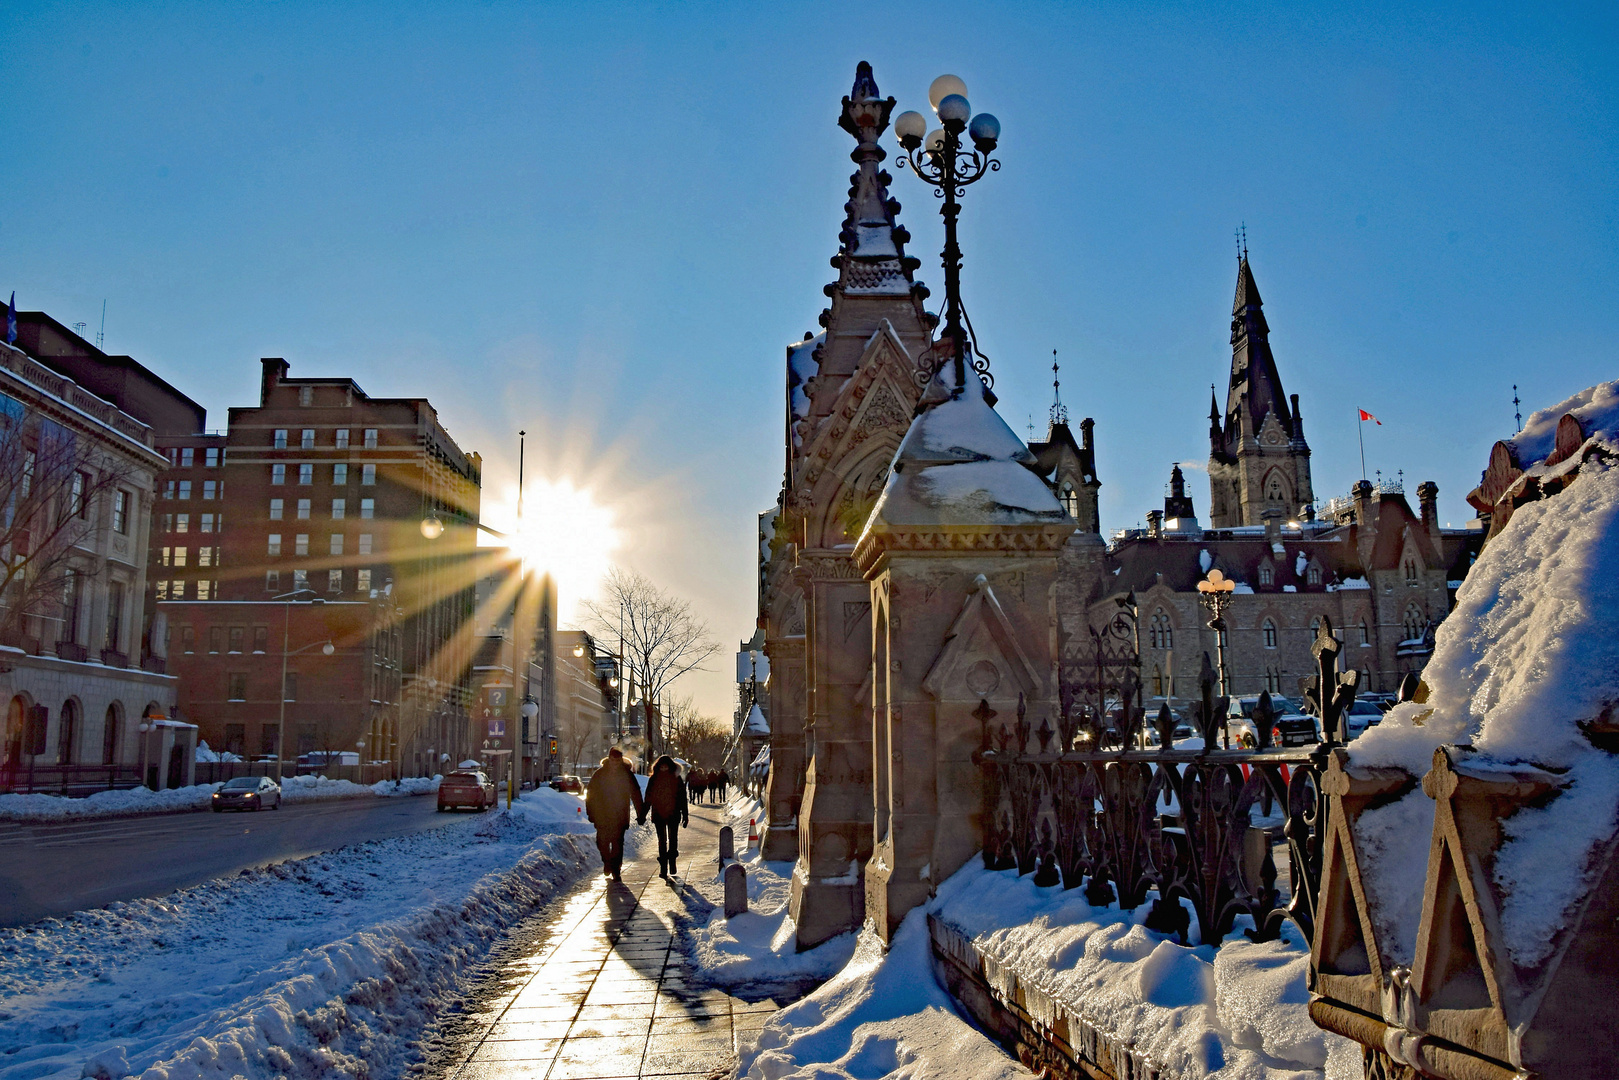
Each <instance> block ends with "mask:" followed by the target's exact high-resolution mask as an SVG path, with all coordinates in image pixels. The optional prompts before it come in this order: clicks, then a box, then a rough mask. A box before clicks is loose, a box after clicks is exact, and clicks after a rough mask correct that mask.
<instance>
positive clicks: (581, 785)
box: [551, 775, 585, 795]
mask: <svg viewBox="0 0 1619 1080" xmlns="http://www.w3.org/2000/svg"><path fill="white" fill-rule="evenodd" d="M551 790H552V791H568V792H572V793H573V794H575V795H583V794H584V792H585V782H584V781H583V780H581V779H579V778H578V777H577V776H572V775H563V776H553V777H551Z"/></svg>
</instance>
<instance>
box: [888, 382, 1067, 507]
mask: <svg viewBox="0 0 1619 1080" xmlns="http://www.w3.org/2000/svg"><path fill="white" fill-rule="evenodd" d="M948 366H949V365H946V367H948ZM936 390H942V387H941V385H940V382H939V379H938V378H937V377H935V379H934V387H933V388H932V389H931V390H930V393H932V392H933V391H936ZM1034 462H1035V458H1034V455H1033V454H1031V453H1030V452H1029V448H1028V447H1027V446H1025V445H1024V444H1023V440H1022V439H1019V438H1018V437H1017V436H1016V435H1015V434H1013V432H1012V429H1011V428H1009V427H1007V425H1006V421H1004V420H1002V419H1001V417H1000V414H998V413H997V412H996V411H995V410H994V409H993V408H991V407H990V404H989V402H988V401H986V400H985V398H984V383H983V380H981V379H980V378H979V377H978V376H977V375H976V374H970V375H969V376H968V378H967V381H966V385H965V386H963V387H962V388H961V392H960V394H959V395H956V396H953V397H949V398H946V399H945V400H942V401H939V402H938V403H937V404H935V405H933V406H931V407H930V408H928V409H926V410H924V411H923V412H922V413H921V415H919V416H918V417H917V418H916V419H915V420H912V421H911V426H910V430H908V431H907V432H906V433H905V438H904V440H903V441H901V443H900V445H899V450H898V452H896V453H895V455H894V465H893V469H892V471H891V472H890V474H889V477H888V482H887V484H885V485H884V487H883V494H882V497H881V498H880V499H878V501H877V506H876V508H875V509H874V510H873V511H872V515H871V519H870V521H869V522H868V524H867V528H868V529H870V528H871V527H872V526H873V525H876V524H877V523H878V522H882V523H886V524H890V525H946V524H948V525H975V524H1002V525H1020V524H1061V523H1062V522H1064V521H1066V520H1067V519H1068V518H1067V513H1066V512H1065V511H1064V510H1063V508H1062V504H1061V503H1059V502H1058V501H1057V497H1056V496H1055V495H1053V494H1052V493H1051V489H1050V488H1048V487H1046V484H1045V481H1043V480H1041V479H1040V478H1039V477H1038V476H1036V475H1035V474H1034V472H1033V471H1031V470H1030V469H1029V468H1028V466H1029V465H1032V464H1034Z"/></svg>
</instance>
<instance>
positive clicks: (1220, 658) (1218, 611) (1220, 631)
mask: <svg viewBox="0 0 1619 1080" xmlns="http://www.w3.org/2000/svg"><path fill="white" fill-rule="evenodd" d="M1236 588H1237V584H1236V582H1234V581H1232V580H1231V579H1230V578H1228V577H1226V576H1225V575H1224V574H1222V573H1221V572H1220V571H1218V570H1210V571H1209V576H1208V577H1206V578H1204V579H1203V580H1202V581H1200V582H1198V583H1197V591H1198V593H1199V594H1200V595H1199V596H1198V599H1199V600H1200V601H1202V603H1203V606H1204V607H1205V608H1208V610H1209V614H1210V615H1211V616H1212V618H1210V619H1209V629H1210V630H1213V631H1214V651H1215V656H1216V663H1217V664H1218V667H1219V673H1220V696H1221V697H1228V696H1230V694H1231V673H1230V672H1229V671H1227V670H1226V665H1225V644H1226V640H1225V639H1226V621H1225V609H1226V605H1228V604H1230V603H1231V594H1232V593H1233V592H1235V591H1236ZM1228 741H1229V739H1228Z"/></svg>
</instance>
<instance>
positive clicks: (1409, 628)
mask: <svg viewBox="0 0 1619 1080" xmlns="http://www.w3.org/2000/svg"><path fill="white" fill-rule="evenodd" d="M1401 627H1402V628H1403V629H1404V631H1405V640H1407V641H1416V640H1417V639H1418V638H1421V637H1422V636H1423V635H1424V634H1426V633H1427V632H1428V617H1427V616H1426V615H1424V614H1423V613H1422V611H1421V610H1420V609H1419V608H1418V607H1417V606H1416V605H1415V604H1412V605H1411V606H1410V607H1408V608H1406V609H1405V620H1404V621H1403V622H1402V623H1401Z"/></svg>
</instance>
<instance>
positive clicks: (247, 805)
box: [212, 776, 281, 814]
mask: <svg viewBox="0 0 1619 1080" xmlns="http://www.w3.org/2000/svg"><path fill="white" fill-rule="evenodd" d="M212 801H213V807H214V813H216V814H217V813H220V812H222V811H225V810H264V809H270V810H279V809H281V787H280V785H278V784H277V783H276V782H275V781H274V780H271V779H270V778H269V777H268V776H238V777H236V778H234V779H232V780H227V781H225V783H224V784H223V785H222V786H221V787H220V788H219V789H218V790H217V791H215V792H214V797H213V800H212Z"/></svg>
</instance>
